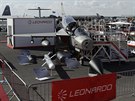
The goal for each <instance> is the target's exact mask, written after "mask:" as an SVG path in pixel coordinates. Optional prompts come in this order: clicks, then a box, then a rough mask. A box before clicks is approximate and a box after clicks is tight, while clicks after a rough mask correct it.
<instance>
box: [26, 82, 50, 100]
mask: <svg viewBox="0 0 135 101" xmlns="http://www.w3.org/2000/svg"><path fill="white" fill-rule="evenodd" d="M28 91H29V100H30V101H52V100H51V99H52V98H51V95H52V94H51V91H52V90H51V82H46V83H38V84H32V85H30V86H29V90H28Z"/></svg>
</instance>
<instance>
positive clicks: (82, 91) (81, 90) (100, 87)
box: [69, 84, 113, 97]
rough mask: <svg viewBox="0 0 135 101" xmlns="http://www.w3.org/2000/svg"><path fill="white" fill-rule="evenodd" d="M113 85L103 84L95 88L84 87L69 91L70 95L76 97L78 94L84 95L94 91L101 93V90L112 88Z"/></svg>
mask: <svg viewBox="0 0 135 101" xmlns="http://www.w3.org/2000/svg"><path fill="white" fill-rule="evenodd" d="M112 87H113V85H112V84H108V85H103V86H97V87H93V88H89V89H88V88H84V89H77V90H75V91H70V92H69V97H76V96H83V95H87V94H93V93H99V92H105V91H110V90H112Z"/></svg>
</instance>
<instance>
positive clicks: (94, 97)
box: [52, 73, 116, 101]
mask: <svg viewBox="0 0 135 101" xmlns="http://www.w3.org/2000/svg"><path fill="white" fill-rule="evenodd" d="M115 97H116V74H115V73H112V74H105V75H101V76H96V77H85V78H78V79H70V80H61V81H53V82H52V101H109V100H112V99H114V98H115Z"/></svg>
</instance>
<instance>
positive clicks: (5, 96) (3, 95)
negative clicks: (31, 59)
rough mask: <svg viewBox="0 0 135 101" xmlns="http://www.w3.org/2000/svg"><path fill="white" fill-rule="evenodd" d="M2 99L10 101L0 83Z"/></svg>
mask: <svg viewBox="0 0 135 101" xmlns="http://www.w3.org/2000/svg"><path fill="white" fill-rule="evenodd" d="M0 101H9V99H8V96H7V94H6V93H5V91H4V89H3V87H2V85H1V84H0Z"/></svg>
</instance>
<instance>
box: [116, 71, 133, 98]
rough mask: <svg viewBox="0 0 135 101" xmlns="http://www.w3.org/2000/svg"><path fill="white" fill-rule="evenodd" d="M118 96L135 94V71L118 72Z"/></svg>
mask: <svg viewBox="0 0 135 101" xmlns="http://www.w3.org/2000/svg"><path fill="white" fill-rule="evenodd" d="M116 83H117V84H116V89H117V92H116V93H117V96H123V95H128V94H131V95H132V94H134V93H135V69H134V70H128V71H122V72H117V82H116Z"/></svg>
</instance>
